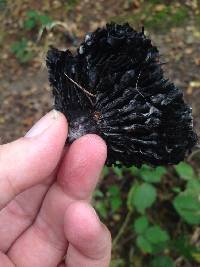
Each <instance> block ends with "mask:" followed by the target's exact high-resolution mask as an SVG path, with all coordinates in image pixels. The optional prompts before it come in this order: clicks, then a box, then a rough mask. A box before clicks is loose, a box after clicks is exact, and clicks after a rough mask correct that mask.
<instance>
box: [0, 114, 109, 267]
mask: <svg viewBox="0 0 200 267" xmlns="http://www.w3.org/2000/svg"><path fill="white" fill-rule="evenodd" d="M67 129H68V127H67V121H66V119H65V117H64V116H63V115H62V114H61V113H59V112H56V111H52V112H50V113H48V114H47V115H45V116H44V117H43V118H42V119H41V120H40V121H39V122H37V123H36V125H35V126H34V127H33V128H32V129H31V130H30V131H29V132H28V133H27V134H26V136H25V137H22V138H20V139H18V140H16V141H14V142H12V143H8V144H5V145H1V146H0V266H4V267H13V266H19V267H32V266H33V267H35V266H37V267H40V266H41V267H57V266H58V267H108V266H109V263H110V256H111V236H110V233H109V231H108V229H107V228H106V226H105V225H103V224H102V223H101V222H100V220H99V218H98V216H97V214H96V212H95V210H94V209H93V208H92V206H91V204H90V199H91V195H92V192H93V190H94V189H95V186H96V184H97V182H98V180H99V176H100V172H101V169H102V167H103V165H104V163H105V159H106V145H105V143H104V141H103V140H102V139H101V138H100V137H98V136H96V135H92V134H91V135H85V136H83V137H81V138H79V139H78V140H76V141H74V142H73V144H72V145H70V146H67V147H65V148H64V144H65V140H66V136H67Z"/></svg>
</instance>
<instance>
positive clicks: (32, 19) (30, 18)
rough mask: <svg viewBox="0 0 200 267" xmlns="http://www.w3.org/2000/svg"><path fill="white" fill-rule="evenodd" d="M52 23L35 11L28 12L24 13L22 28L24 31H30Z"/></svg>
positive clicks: (45, 16) (48, 18)
mask: <svg viewBox="0 0 200 267" xmlns="http://www.w3.org/2000/svg"><path fill="white" fill-rule="evenodd" d="M51 22H52V19H51V18H50V17H49V16H48V15H46V14H43V13H40V12H38V11H37V10H29V11H27V13H26V19H25V21H24V28H25V29H26V30H32V29H34V28H36V27H45V26H47V25H48V24H49V23H51Z"/></svg>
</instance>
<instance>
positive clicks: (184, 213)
mask: <svg viewBox="0 0 200 267" xmlns="http://www.w3.org/2000/svg"><path fill="white" fill-rule="evenodd" d="M199 192H200V191H199ZM173 205H174V208H175V209H176V211H177V212H178V214H179V215H180V216H181V217H182V218H183V219H184V220H185V221H186V222H187V223H189V224H200V193H199V195H197V194H191V193H188V192H187V191H185V192H183V193H180V194H179V195H178V196H177V197H176V198H175V199H174V201H173Z"/></svg>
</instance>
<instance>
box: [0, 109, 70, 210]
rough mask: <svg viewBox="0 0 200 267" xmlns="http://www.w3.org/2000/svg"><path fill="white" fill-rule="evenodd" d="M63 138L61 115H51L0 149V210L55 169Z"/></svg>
mask: <svg viewBox="0 0 200 267" xmlns="http://www.w3.org/2000/svg"><path fill="white" fill-rule="evenodd" d="M66 136H67V122H66V119H65V117H64V115H63V114H61V113H60V112H57V111H54V110H53V111H51V112H49V113H48V114H46V115H45V116H44V117H43V118H42V119H40V120H39V121H38V122H37V123H36V124H35V125H34V126H33V127H32V128H31V130H29V131H28V133H27V134H26V135H25V137H23V138H20V139H18V140H16V141H14V142H11V143H8V144H5V145H2V146H0V209H1V208H3V207H4V206H5V205H6V204H7V203H8V202H9V201H10V200H11V199H13V198H14V197H15V196H16V195H17V194H19V193H20V192H22V191H24V190H26V189H27V188H29V187H31V186H33V185H36V184H38V183H40V182H42V181H43V180H44V179H45V178H46V177H47V176H49V175H50V174H51V173H52V172H53V171H54V169H55V168H56V166H57V164H58V162H59V159H60V157H61V154H62V150H63V147H64V144H65V140H66Z"/></svg>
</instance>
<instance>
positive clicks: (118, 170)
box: [112, 166, 123, 177]
mask: <svg viewBox="0 0 200 267" xmlns="http://www.w3.org/2000/svg"><path fill="white" fill-rule="evenodd" d="M112 169H113V172H114V174H116V175H117V176H118V177H123V168H120V167H117V166H113V167H112Z"/></svg>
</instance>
